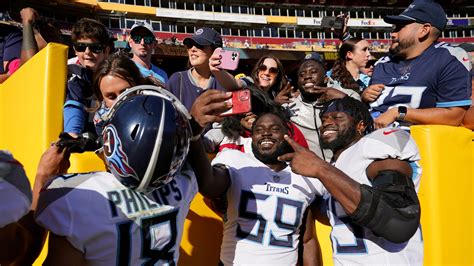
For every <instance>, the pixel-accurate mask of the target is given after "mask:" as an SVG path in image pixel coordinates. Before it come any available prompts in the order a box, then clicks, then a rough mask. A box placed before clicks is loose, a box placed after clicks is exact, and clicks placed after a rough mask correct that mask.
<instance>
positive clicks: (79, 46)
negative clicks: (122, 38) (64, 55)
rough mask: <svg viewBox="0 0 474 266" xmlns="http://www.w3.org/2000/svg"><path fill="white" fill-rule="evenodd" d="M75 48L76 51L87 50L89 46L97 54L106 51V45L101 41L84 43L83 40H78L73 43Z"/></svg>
mask: <svg viewBox="0 0 474 266" xmlns="http://www.w3.org/2000/svg"><path fill="white" fill-rule="evenodd" d="M73 47H74V50H76V52H80V53H82V52H85V51H86V49H87V47H89V50H90V51H91V52H93V53H95V54H99V53H102V51H104V46H103V45H102V44H100V43H83V42H76V43H74V45H73Z"/></svg>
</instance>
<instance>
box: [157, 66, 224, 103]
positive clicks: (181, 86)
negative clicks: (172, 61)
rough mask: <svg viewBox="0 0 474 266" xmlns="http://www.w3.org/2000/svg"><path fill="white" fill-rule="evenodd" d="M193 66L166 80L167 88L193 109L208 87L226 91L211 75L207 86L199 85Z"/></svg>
mask: <svg viewBox="0 0 474 266" xmlns="http://www.w3.org/2000/svg"><path fill="white" fill-rule="evenodd" d="M191 71H192V68H191V69H189V70H185V71H180V72H176V73H173V75H171V77H170V78H169V80H168V82H166V89H167V90H169V91H170V92H171V93H173V94H174V95H175V96H176V97H178V99H179V100H180V101H181V102H182V103H183V104H184V106H186V108H187V109H188V111H191V107H192V106H193V103H194V101H195V100H196V98H197V97H199V95H201V93H203V92H204V91H205V90H207V89H215V90H221V91H225V89H224V87H222V85H221V84H220V83H219V82H217V80H216V79H215V78H214V77H213V76H211V78H210V80H209V83H208V84H207V88H206V89H203V88H201V87H199V86H198V85H197V83H196V82H195V81H194V78H193V77H192V74H191Z"/></svg>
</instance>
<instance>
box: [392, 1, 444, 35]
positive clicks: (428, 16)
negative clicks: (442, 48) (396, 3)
mask: <svg viewBox="0 0 474 266" xmlns="http://www.w3.org/2000/svg"><path fill="white" fill-rule="evenodd" d="M383 20H384V21H385V22H387V23H389V24H404V23H409V22H418V23H429V24H431V25H432V26H433V27H435V28H437V29H439V30H441V31H442V30H444V27H446V22H447V21H448V19H447V18H446V13H445V12H444V9H443V8H442V7H441V6H440V5H439V4H438V3H436V2H434V1H433V0H417V1H415V2H413V3H412V4H410V5H409V6H408V8H407V9H405V10H404V11H403V12H402V13H401V14H400V15H398V16H385V17H384V18H383Z"/></svg>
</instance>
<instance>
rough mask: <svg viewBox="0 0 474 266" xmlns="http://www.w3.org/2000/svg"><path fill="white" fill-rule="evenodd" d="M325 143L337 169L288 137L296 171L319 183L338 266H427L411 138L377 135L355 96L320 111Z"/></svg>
mask: <svg viewBox="0 0 474 266" xmlns="http://www.w3.org/2000/svg"><path fill="white" fill-rule="evenodd" d="M321 121H322V126H321V144H322V145H323V147H324V148H328V149H331V150H332V151H333V154H334V155H333V158H332V161H331V164H329V163H327V162H325V161H323V160H321V159H320V158H319V157H318V156H316V154H314V153H313V152H311V151H309V150H307V149H304V148H302V147H301V146H299V145H297V144H296V143H295V142H294V141H293V140H291V139H290V138H288V137H286V140H287V141H288V142H289V143H290V144H291V146H292V147H293V149H294V150H295V152H294V153H290V154H286V155H283V156H281V157H280V158H279V159H280V160H284V161H287V160H291V168H292V169H293V171H294V172H295V173H298V174H301V175H305V176H311V177H315V178H316V179H318V180H320V181H321V182H322V184H323V185H324V187H325V188H326V192H325V193H324V198H325V199H326V201H327V203H328V210H327V214H328V217H329V220H330V223H331V226H332V231H331V240H332V244H333V251H334V252H333V258H334V264H336V265H353V264H382V265H387V264H397V265H422V263H423V241H422V236H421V230H420V228H419V221H420V204H419V201H418V197H417V191H418V188H419V184H420V176H421V169H420V166H419V165H418V161H419V160H420V155H419V153H418V148H417V146H416V144H415V141H414V140H413V138H412V137H411V136H410V135H409V134H408V133H407V132H405V131H403V130H401V129H397V128H395V129H394V128H385V129H379V130H377V131H374V132H372V133H370V134H367V135H365V133H368V132H370V131H372V127H373V122H372V118H371V116H370V114H369V111H368V110H367V107H366V106H365V105H364V104H363V103H361V102H359V101H357V100H354V99H352V98H350V97H345V98H342V99H337V100H334V101H332V102H330V103H329V104H328V105H326V106H325V108H324V109H323V110H322V111H321Z"/></svg>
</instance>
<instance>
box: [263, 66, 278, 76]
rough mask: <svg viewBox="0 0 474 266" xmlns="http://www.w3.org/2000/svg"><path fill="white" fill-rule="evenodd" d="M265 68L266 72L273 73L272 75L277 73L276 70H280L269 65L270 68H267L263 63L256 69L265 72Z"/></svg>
mask: <svg viewBox="0 0 474 266" xmlns="http://www.w3.org/2000/svg"><path fill="white" fill-rule="evenodd" d="M267 69H268V72H269V73H270V74H274V75H276V74H278V72H280V71H278V68H276V67H270V68H268V67H267V66H266V65H263V64H262V65H260V66H258V71H263V72H265V71H267Z"/></svg>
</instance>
